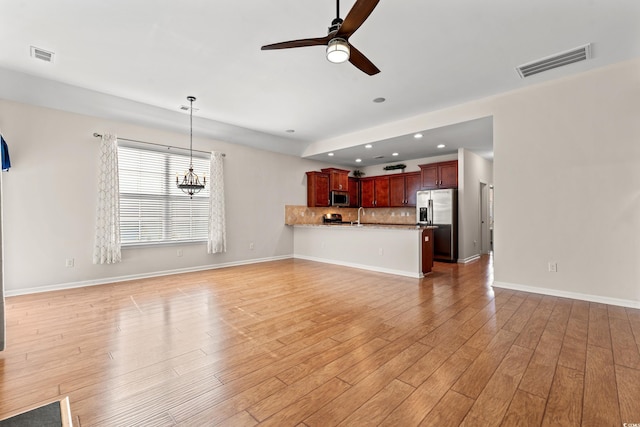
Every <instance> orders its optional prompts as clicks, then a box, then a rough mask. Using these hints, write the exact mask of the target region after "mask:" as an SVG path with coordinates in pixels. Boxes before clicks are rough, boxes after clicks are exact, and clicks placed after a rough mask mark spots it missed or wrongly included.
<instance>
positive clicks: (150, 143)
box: [93, 132, 227, 157]
mask: <svg viewBox="0 0 640 427" xmlns="http://www.w3.org/2000/svg"><path fill="white" fill-rule="evenodd" d="M93 136H94V137H96V138H102V135H101V134H99V133H98V132H94V133H93ZM118 139H121V140H123V141H129V142H139V143H140V144H149V145H157V146H158V147H166V148H169V149H171V148H176V149H178V150H187V151H189V149H188V148H182V147H173V146H171V145H164V144H158V143H156V142H147V141H138V140H137V139H129V138H120V137H118ZM193 151H197V152H198V153H204V154H211V152H210V151H202V150H193ZM226 156H227V155H226V154H224V153H222V157H226Z"/></svg>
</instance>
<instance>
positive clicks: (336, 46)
mask: <svg viewBox="0 0 640 427" xmlns="http://www.w3.org/2000/svg"><path fill="white" fill-rule="evenodd" d="M379 1H380V0H357V1H356V2H355V4H354V5H353V7H352V8H351V10H350V11H349V13H348V14H347V17H346V18H345V19H344V21H343V20H342V19H340V0H336V18H335V19H334V20H333V21H331V26H330V27H329V34H327V35H326V36H325V37H318V38H313V39H301V40H291V41H288V42H282V43H274V44H268V45H266V46H262V48H261V50H273V49H290V48H293V47H306V46H322V45H326V46H327V59H328V60H329V61H331V62H334V63H341V62H345V61H347V60H349V62H351V63H352V64H353V65H355V66H356V67H357V68H359V69H360V70H362V71H363V72H365V73H367V74H368V75H370V76H372V75H374V74H378V73H379V72H380V70H379V69H378V67H376V66H375V65H373V62H371V61H369V59H367V57H366V56H364V55H363V54H362V53H361V52H360V51H359V50H358V49H356V48H355V47H354V46H353V45H351V44H349V37H351V36H352V35H353V33H355V32H356V30H357V29H358V28H360V26H361V25H362V23H363V22H364V21H365V20H366V19H367V18H368V17H369V15H371V12H373V9H374V8H375V7H376V6H377V5H378V3H379Z"/></svg>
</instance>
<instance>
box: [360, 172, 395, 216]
mask: <svg viewBox="0 0 640 427" xmlns="http://www.w3.org/2000/svg"><path fill="white" fill-rule="evenodd" d="M360 206H362V207H363V208H384V207H388V206H389V177H388V176H376V177H370V178H362V179H360Z"/></svg>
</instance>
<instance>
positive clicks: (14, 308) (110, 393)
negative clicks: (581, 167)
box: [0, 256, 640, 427]
mask: <svg viewBox="0 0 640 427" xmlns="http://www.w3.org/2000/svg"><path fill="white" fill-rule="evenodd" d="M491 262H492V258H491V256H483V257H481V259H480V260H478V261H474V262H472V263H468V264H446V263H436V264H435V265H434V268H433V273H432V274H430V275H429V276H428V277H425V278H423V279H413V278H407V277H398V276H393V275H389V274H384V273H375V272H367V271H363V270H357V269H352V268H349V267H342V266H327V265H326V264H322V263H316V262H313V261H307V260H298V259H286V260H280V261H272V262H265V263H259V264H250V265H244V266H237V267H229V268H220V269H214V270H208V271H199V272H193V273H184V274H176V275H170V276H163V277H155V278H148V279H140V280H131V281H126V282H119V283H113V284H106V285H100V286H91V287H85V288H75V289H68V290H62V291H53V292H46V293H41V294H30V295H22V296H16V297H9V298H7V299H6V306H5V307H6V312H5V314H6V318H7V319H6V320H7V322H6V327H7V329H6V332H7V333H6V336H7V345H8V346H7V349H6V350H5V351H3V352H0V419H1V418H3V417H5V416H7V415H9V414H15V413H17V412H20V411H22V410H27V409H30V408H32V407H35V406H41V405H44V404H46V403H49V402H50V401H51V400H55V399H59V398H60V397H63V396H69V397H70V402H71V413H72V416H73V419H74V421H75V424H77V425H78V426H79V427H90V426H105V425H106V426H111V425H118V426H119V425H124V426H136V425H141V426H142V425H144V426H147V425H154V426H156V425H158V426H171V425H183V426H200V425H232V426H237V425H240V426H242V425H247V426H252V425H257V424H259V423H262V424H266V425H278V426H285V425H291V426H299V427H310V426H315V425H322V426H325V425H338V424H341V423H342V424H343V425H385V426H394V427H396V426H412V425H428V426H431V425H445V426H446V425H458V424H460V423H463V422H464V423H467V424H471V423H472V422H477V423H478V425H497V424H499V423H502V424H503V425H505V426H507V425H539V424H540V423H541V422H542V425H561V426H565V425H566V426H572V425H576V426H577V425H620V423H621V422H628V423H634V422H638V419H637V418H634V414H635V413H637V412H638V402H639V401H640V396H638V389H639V388H638V383H639V381H640V378H638V377H639V375H640V374H638V369H637V366H638V358H639V351H638V345H639V344H640V310H638V309H630V308H621V307H615V306H608V305H605V304H595V303H589V302H584V301H577V300H570V299H565V298H557V297H545V296H541V295H533V294H528V293H525V292H519V291H514V290H507V289H499V288H496V289H493V288H492V286H491V285H492V280H493V271H492V265H491ZM527 361H528V363H527ZM542 408H544V409H542ZM541 411H542V412H541ZM541 414H543V415H541ZM541 416H542V419H541V418H540V417H541Z"/></svg>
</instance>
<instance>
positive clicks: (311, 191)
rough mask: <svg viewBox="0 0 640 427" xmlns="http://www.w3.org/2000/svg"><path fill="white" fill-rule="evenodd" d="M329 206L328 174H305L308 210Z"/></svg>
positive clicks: (313, 172)
mask: <svg viewBox="0 0 640 427" xmlns="http://www.w3.org/2000/svg"><path fill="white" fill-rule="evenodd" d="M330 205H331V200H330V199H329V174H326V173H322V172H315V171H312V172H307V206H308V207H310V208H315V207H326V206H330Z"/></svg>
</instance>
